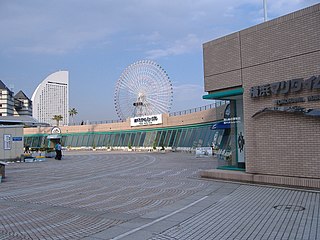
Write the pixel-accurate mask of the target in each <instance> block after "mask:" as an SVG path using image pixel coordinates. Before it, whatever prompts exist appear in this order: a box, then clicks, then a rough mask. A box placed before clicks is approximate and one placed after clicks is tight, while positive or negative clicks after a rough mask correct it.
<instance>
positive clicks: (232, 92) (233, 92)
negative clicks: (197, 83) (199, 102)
mask: <svg viewBox="0 0 320 240" xmlns="http://www.w3.org/2000/svg"><path fill="white" fill-rule="evenodd" d="M242 94H243V88H242V87H239V88H234V89H229V90H224V91H217V92H214V93H210V94H208V95H203V96H202V98H203V99H228V97H233V96H238V95H242Z"/></svg>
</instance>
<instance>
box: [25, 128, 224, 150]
mask: <svg viewBox="0 0 320 240" xmlns="http://www.w3.org/2000/svg"><path fill="white" fill-rule="evenodd" d="M216 124H217V123H216V122H211V123H205V124H197V125H189V126H180V127H172V128H154V129H141V130H130V131H116V132H85V133H62V134H61V136H62V138H61V143H62V146H64V147H107V148H108V147H109V148H114V147H128V146H130V147H145V148H149V147H162V146H163V147H172V148H196V147H209V146H212V144H214V146H216V147H218V148H220V149H226V148H227V147H228V146H227V145H229V144H230V141H229V139H230V136H229V132H230V130H229V129H219V128H218V129H216V128H213V126H214V125H216ZM47 136H48V135H47V134H35V135H25V136H24V144H25V145H26V146H29V147H30V148H40V147H47V146H50V142H49V140H48V139H47Z"/></svg>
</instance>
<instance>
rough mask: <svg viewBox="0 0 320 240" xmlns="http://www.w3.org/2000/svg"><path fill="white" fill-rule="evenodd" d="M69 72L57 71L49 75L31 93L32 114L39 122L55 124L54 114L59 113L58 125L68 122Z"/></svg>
mask: <svg viewBox="0 0 320 240" xmlns="http://www.w3.org/2000/svg"><path fill="white" fill-rule="evenodd" d="M68 85H69V72H68V71H58V72H55V73H52V74H51V75H49V76H48V77H47V78H46V79H44V80H43V81H42V82H41V83H40V84H39V85H38V87H37V88H36V90H35V91H34V93H33V95H32V98H31V100H32V103H33V108H32V116H33V117H34V118H35V119H37V120H38V121H39V122H42V123H48V124H51V125H56V123H57V122H56V120H53V119H52V118H53V117H54V116H55V115H61V116H62V120H61V121H60V125H68V123H69V87H68Z"/></svg>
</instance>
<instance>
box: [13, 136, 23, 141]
mask: <svg viewBox="0 0 320 240" xmlns="http://www.w3.org/2000/svg"><path fill="white" fill-rule="evenodd" d="M12 141H22V137H12Z"/></svg>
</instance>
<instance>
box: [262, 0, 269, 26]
mask: <svg viewBox="0 0 320 240" xmlns="http://www.w3.org/2000/svg"><path fill="white" fill-rule="evenodd" d="M263 13H264V21H265V22H266V21H267V20H268V19H267V0H263Z"/></svg>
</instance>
